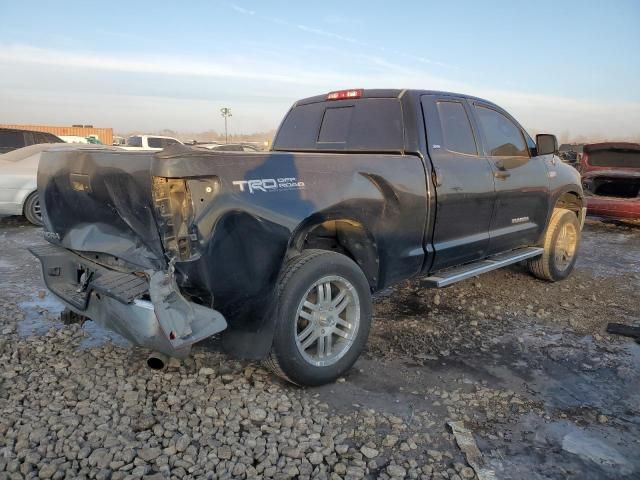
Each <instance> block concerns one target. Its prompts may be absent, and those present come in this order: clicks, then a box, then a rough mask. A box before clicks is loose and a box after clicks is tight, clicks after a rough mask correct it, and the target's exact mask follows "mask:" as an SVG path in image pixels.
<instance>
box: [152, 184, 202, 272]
mask: <svg viewBox="0 0 640 480" xmlns="http://www.w3.org/2000/svg"><path fill="white" fill-rule="evenodd" d="M153 203H154V205H155V210H156V218H157V222H158V229H159V232H160V236H161V238H162V244H163V246H164V249H165V253H166V254H167V256H168V257H169V260H173V259H176V260H189V259H191V258H194V257H196V256H197V255H198V248H197V245H198V234H197V231H196V228H195V226H194V225H193V220H194V207H193V201H192V199H191V194H190V193H189V188H188V186H187V182H186V180H184V179H177V178H164V177H153Z"/></svg>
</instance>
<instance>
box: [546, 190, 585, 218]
mask: <svg viewBox="0 0 640 480" xmlns="http://www.w3.org/2000/svg"><path fill="white" fill-rule="evenodd" d="M584 204H585V201H584V196H583V195H581V194H580V193H578V192H577V191H576V190H573V189H567V190H565V191H562V192H560V193H559V194H558V195H557V196H556V199H555V202H554V204H553V208H565V209H567V210H571V211H572V212H574V213H575V214H576V215H578V218H579V217H580V215H581V212H582V208H583V207H584Z"/></svg>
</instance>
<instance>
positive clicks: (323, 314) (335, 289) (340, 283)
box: [294, 275, 360, 367]
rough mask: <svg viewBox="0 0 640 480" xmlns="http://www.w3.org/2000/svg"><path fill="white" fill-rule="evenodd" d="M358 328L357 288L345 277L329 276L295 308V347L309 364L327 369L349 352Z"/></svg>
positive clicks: (358, 305) (358, 302)
mask: <svg viewBox="0 0 640 480" xmlns="http://www.w3.org/2000/svg"><path fill="white" fill-rule="evenodd" d="M359 326H360V300H359V298H358V293H357V291H356V289H355V288H354V286H353V285H352V284H351V283H350V282H349V281H348V280H346V279H345V278H343V277H340V276H337V275H328V276H325V277H322V278H321V279H320V280H318V281H317V282H316V283H314V284H313V285H312V286H311V288H309V289H308V290H307V293H305V295H304V296H303V297H302V300H301V301H300V304H299V305H298V310H297V312H296V321H295V323H294V328H295V332H294V333H295V338H296V346H297V347H298V351H299V352H300V354H301V355H302V357H303V358H304V359H305V360H306V361H307V362H308V363H310V364H311V365H314V366H316V367H326V366H328V365H332V364H334V363H335V362H337V361H338V360H340V358H342V357H343V356H344V355H345V354H346V353H347V352H348V351H349V349H350V348H351V346H352V345H353V342H354V341H355V338H356V335H357V333H358V327H359Z"/></svg>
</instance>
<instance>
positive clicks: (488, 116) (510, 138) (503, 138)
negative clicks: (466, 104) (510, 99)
mask: <svg viewBox="0 0 640 480" xmlns="http://www.w3.org/2000/svg"><path fill="white" fill-rule="evenodd" d="M475 110H476V114H477V115H478V121H479V123H480V128H481V129H482V133H483V134H484V139H485V142H486V143H487V145H486V147H487V154H488V155H490V156H492V157H528V156H529V149H528V148H527V144H526V143H525V141H524V137H523V136H522V132H521V131H520V129H519V128H518V127H517V126H516V125H515V124H514V123H513V122H512V121H511V120H509V119H508V118H507V117H505V116H504V115H502V114H501V113H500V112H497V111H495V110H493V109H491V108H486V107H481V106H479V105H475Z"/></svg>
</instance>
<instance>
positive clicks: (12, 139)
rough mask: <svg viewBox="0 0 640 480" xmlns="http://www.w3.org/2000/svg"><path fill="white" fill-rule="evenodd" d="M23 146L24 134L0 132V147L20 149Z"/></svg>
mask: <svg viewBox="0 0 640 480" xmlns="http://www.w3.org/2000/svg"><path fill="white" fill-rule="evenodd" d="M24 146H25V143H24V134H23V133H22V132H15V131H13V130H0V147H2V148H22V147H24Z"/></svg>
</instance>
